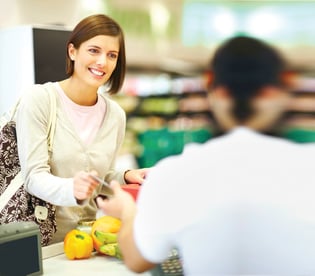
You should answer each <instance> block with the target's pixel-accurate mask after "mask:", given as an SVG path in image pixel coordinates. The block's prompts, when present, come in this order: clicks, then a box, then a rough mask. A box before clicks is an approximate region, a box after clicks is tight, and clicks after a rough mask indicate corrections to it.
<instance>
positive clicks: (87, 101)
mask: <svg viewBox="0 0 315 276" xmlns="http://www.w3.org/2000/svg"><path fill="white" fill-rule="evenodd" d="M59 85H60V87H61V88H62V89H63V91H64V92H65V94H66V95H67V97H68V98H69V99H71V100H72V101H73V102H75V103H76V104H78V105H85V106H92V105H95V104H96V102H97V97H98V96H97V89H95V88H94V87H92V88H91V87H89V86H84V85H83V86H82V83H78V82H77V81H76V80H75V79H73V78H72V77H70V78H68V79H65V80H63V81H60V82H59Z"/></svg>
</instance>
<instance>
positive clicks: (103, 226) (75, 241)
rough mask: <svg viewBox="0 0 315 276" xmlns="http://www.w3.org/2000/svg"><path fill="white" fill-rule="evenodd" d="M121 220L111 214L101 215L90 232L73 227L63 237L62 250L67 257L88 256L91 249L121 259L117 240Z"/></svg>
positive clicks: (90, 253) (84, 257) (81, 257)
mask: <svg viewBox="0 0 315 276" xmlns="http://www.w3.org/2000/svg"><path fill="white" fill-rule="evenodd" d="M120 227H121V221H120V220H119V219H116V218H114V217H111V216H102V217H100V218H99V219H97V220H96V221H95V222H94V223H93V225H92V230H91V234H90V235H89V234H87V233H86V232H83V231H81V230H77V229H73V230H71V231H70V232H68V233H67V235H66V237H65V239H64V252H65V254H66V256H67V258H68V259H70V260H74V259H86V258H90V257H91V255H92V251H93V249H94V250H95V251H96V252H98V253H100V254H104V255H108V256H112V257H115V258H118V259H122V254H121V251H120V248H119V246H118V242H117V235H118V232H119V230H120Z"/></svg>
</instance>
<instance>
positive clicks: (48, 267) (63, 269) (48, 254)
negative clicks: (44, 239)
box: [42, 242, 152, 276]
mask: <svg viewBox="0 0 315 276" xmlns="http://www.w3.org/2000/svg"><path fill="white" fill-rule="evenodd" d="M42 258H43V275H49V276H55V275H58V276H69V275H76V276H87V275H93V276H97V275H102V276H104V275H106V276H134V275H142V276H152V274H151V272H145V273H141V274H139V273H134V272H132V271H130V270H129V269H128V268H127V267H126V266H125V265H124V263H123V262H122V261H121V260H119V259H116V258H114V257H110V256H105V255H101V254H97V253H93V255H92V256H91V257H90V258H89V259H82V260H69V259H68V258H67V257H66V256H65V254H64V253H63V243H62V242H61V243H57V244H52V245H48V246H45V247H43V248H42Z"/></svg>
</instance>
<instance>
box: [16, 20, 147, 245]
mask: <svg viewBox="0 0 315 276" xmlns="http://www.w3.org/2000/svg"><path fill="white" fill-rule="evenodd" d="M66 50H67V57H66V65H67V67H66V73H67V78H66V79H64V80H60V81H57V82H49V83H48V85H49V86H51V88H52V89H53V90H54V92H55V93H54V94H55V97H56V99H57V119H56V127H55V129H56V131H55V137H54V145H53V148H52V153H49V152H48V149H47V141H46V136H47V125H48V118H49V110H50V108H49V106H50V101H49V97H48V93H45V89H44V86H43V85H39V84H37V85H33V86H31V87H30V88H29V89H27V91H25V92H24V93H22V95H23V96H22V98H21V101H20V106H19V109H18V111H17V120H16V121H17V122H16V124H17V137H18V149H19V156H20V162H21V170H22V173H23V176H24V178H25V179H24V180H25V187H26V189H27V191H28V192H29V193H31V194H33V195H35V196H37V197H39V198H42V199H44V200H46V201H48V202H50V203H52V204H54V205H56V206H57V212H56V220H57V232H56V233H55V236H54V237H53V241H52V242H53V243H55V242H61V241H63V240H64V237H65V234H66V233H67V232H69V231H70V230H72V229H74V228H75V227H76V226H77V223H78V221H80V220H83V219H84V220H95V217H96V212H97V206H96V204H95V201H94V198H95V197H96V196H97V195H98V194H100V193H102V187H101V185H99V184H98V182H97V181H95V180H94V179H93V178H92V177H91V174H92V175H98V176H99V177H100V178H101V179H103V180H105V181H106V182H108V183H109V182H111V181H112V180H117V181H119V183H121V184H128V183H142V181H143V179H144V177H145V174H146V172H147V170H146V169H138V170H128V172H127V173H126V172H125V171H117V170H115V161H116V158H117V155H118V153H119V149H120V147H121V145H122V143H123V140H124V136H125V126H126V116H125V113H124V111H123V109H122V108H121V107H120V106H119V105H118V104H117V103H115V102H114V101H113V100H111V99H110V98H109V97H106V96H105V95H104V93H109V94H116V93H118V91H119V89H120V88H121V86H122V84H123V81H124V77H125V70H126V57H125V42H124V35H123V31H122V29H121V28H120V26H119V25H118V24H117V23H116V22H115V21H114V20H112V19H111V18H109V17H108V16H106V15H104V14H96V15H91V16H89V17H86V18H84V19H83V20H82V21H80V22H79V23H78V24H77V26H76V27H75V28H74V30H73V31H72V32H71V34H70V37H69V39H68V42H67V48H66ZM103 85H106V87H107V90H106V91H105V92H104V93H101V92H100V90H99V88H100V87H101V86H103ZM30 130H31V131H30ZM26 134H27V135H26Z"/></svg>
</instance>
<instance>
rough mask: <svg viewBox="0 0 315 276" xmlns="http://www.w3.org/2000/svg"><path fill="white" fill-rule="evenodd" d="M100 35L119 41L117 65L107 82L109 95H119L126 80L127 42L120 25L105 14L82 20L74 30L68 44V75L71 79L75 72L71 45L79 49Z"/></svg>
mask: <svg viewBox="0 0 315 276" xmlns="http://www.w3.org/2000/svg"><path fill="white" fill-rule="evenodd" d="M98 35H108V36H115V37H118V39H119V53H118V60H117V65H116V68H115V70H114V71H113V73H112V75H111V77H110V78H109V80H108V82H107V85H108V91H109V93H110V94H116V93H118V91H119V89H120V88H121V86H122V84H123V82H124V79H125V72H126V53H125V40H124V34H123V31H122V29H121V27H120V26H119V24H118V23H117V22H115V21H114V20H113V19H111V18H110V17H108V16H106V15H104V14H95V15H90V16H88V17H86V18H84V19H83V20H81V21H80V22H79V23H78V24H77V25H76V27H75V28H74V29H73V31H72V33H71V34H70V37H69V39H68V42H67V56H66V73H67V75H68V76H69V77H70V76H72V74H73V71H74V61H73V60H71V59H70V56H69V52H68V47H69V44H71V43H72V44H73V46H74V47H75V48H76V49H78V48H79V47H80V45H81V44H82V43H83V42H85V41H87V40H89V39H91V38H93V37H95V36H98Z"/></svg>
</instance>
